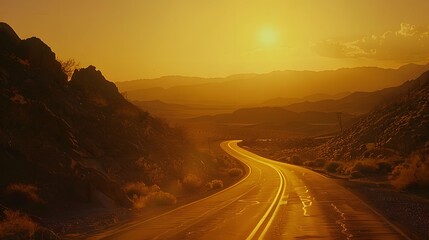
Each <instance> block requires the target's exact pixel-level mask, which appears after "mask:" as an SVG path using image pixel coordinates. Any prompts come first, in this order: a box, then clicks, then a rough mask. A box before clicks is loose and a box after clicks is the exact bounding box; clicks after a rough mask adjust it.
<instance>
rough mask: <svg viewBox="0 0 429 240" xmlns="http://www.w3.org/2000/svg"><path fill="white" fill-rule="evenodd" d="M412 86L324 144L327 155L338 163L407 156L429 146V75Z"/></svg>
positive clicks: (323, 150)
mask: <svg viewBox="0 0 429 240" xmlns="http://www.w3.org/2000/svg"><path fill="white" fill-rule="evenodd" d="M412 83H413V86H412V87H410V88H409V89H410V90H409V92H408V93H406V94H403V95H402V96H400V97H397V98H396V99H392V101H390V103H389V104H386V105H385V106H384V107H380V108H379V109H376V110H374V111H372V112H370V113H368V114H366V115H364V116H363V117H361V118H360V119H359V120H358V121H357V122H356V123H355V124H354V125H353V126H352V127H351V128H349V129H348V130H346V131H344V133H343V134H342V135H340V136H338V137H336V138H334V139H332V140H330V141H329V142H328V143H327V144H325V145H323V146H322V147H321V152H322V154H323V156H324V157H326V158H327V159H337V160H347V159H355V158H361V157H381V156H384V155H390V154H399V155H402V156H407V155H409V154H410V153H412V152H414V151H416V150H418V149H421V148H424V147H428V146H429V72H426V73H424V74H423V75H422V76H420V77H419V78H418V79H417V80H415V81H413V82H412ZM370 155H372V156H370Z"/></svg>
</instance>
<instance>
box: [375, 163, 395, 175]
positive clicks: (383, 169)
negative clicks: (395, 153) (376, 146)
mask: <svg viewBox="0 0 429 240" xmlns="http://www.w3.org/2000/svg"><path fill="white" fill-rule="evenodd" d="M377 166H378V171H379V172H380V173H383V174H388V173H390V172H392V170H393V164H392V163H390V162H388V161H379V162H378V163H377Z"/></svg>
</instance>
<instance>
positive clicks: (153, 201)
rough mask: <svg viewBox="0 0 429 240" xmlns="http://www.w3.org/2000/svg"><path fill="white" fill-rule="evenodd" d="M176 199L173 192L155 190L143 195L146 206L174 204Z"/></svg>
mask: <svg viewBox="0 0 429 240" xmlns="http://www.w3.org/2000/svg"><path fill="white" fill-rule="evenodd" d="M176 202H177V199H176V197H175V196H174V195H173V194H170V193H167V192H163V191H157V192H150V193H149V194H148V195H147V196H146V197H145V205H146V206H166V205H174V204H176Z"/></svg>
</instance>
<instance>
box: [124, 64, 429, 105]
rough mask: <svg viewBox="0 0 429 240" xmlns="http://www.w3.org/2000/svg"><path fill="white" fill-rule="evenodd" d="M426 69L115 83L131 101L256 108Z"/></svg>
mask: <svg viewBox="0 0 429 240" xmlns="http://www.w3.org/2000/svg"><path fill="white" fill-rule="evenodd" d="M426 70H429V65H416V64H409V65H405V66H402V67H400V68H399V69H383V68H377V67H358V68H345V69H338V70H329V71H320V72H315V71H277V72H272V73H267V74H248V75H238V76H233V78H232V79H230V78H225V79H216V80H214V81H211V80H210V79H200V78H198V79H195V78H187V77H168V78H160V79H153V80H138V81H132V82H118V83H117V86H118V88H119V89H120V91H121V92H126V96H127V98H129V99H131V100H140V101H153V100H160V101H163V102H167V103H176V104H197V103H198V104H206V105H254V106H255V105H259V104H261V103H263V102H266V101H269V100H270V99H275V98H303V97H305V96H308V95H313V94H316V93H323V94H329V95H335V94H338V93H343V92H357V91H363V92H371V91H377V90H380V89H383V88H387V87H393V86H398V85H400V84H402V83H404V82H405V81H407V80H409V79H415V78H417V77H418V76H420V75H421V74H422V73H423V72H425V71H426ZM166 79H168V81H166ZM174 79H176V80H174ZM185 79H187V80H185ZM167 82H168V84H167ZM174 82H175V83H176V84H175V86H174V85H173V84H174ZM198 82H200V83H198ZM186 84H188V85H186ZM237 93H240V94H237Z"/></svg>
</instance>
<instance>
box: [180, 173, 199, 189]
mask: <svg viewBox="0 0 429 240" xmlns="http://www.w3.org/2000/svg"><path fill="white" fill-rule="evenodd" d="M202 184H203V181H202V180H201V178H199V177H198V176H196V175H195V174H188V175H186V177H185V178H183V181H182V185H183V189H185V190H186V191H188V192H194V191H197V190H198V189H200V188H201V185H202Z"/></svg>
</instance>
